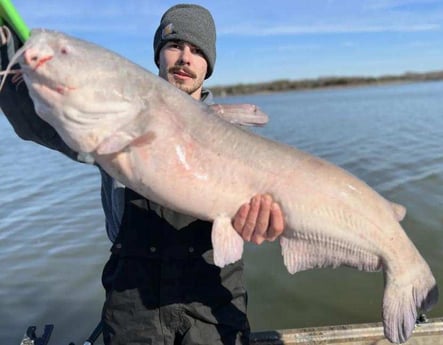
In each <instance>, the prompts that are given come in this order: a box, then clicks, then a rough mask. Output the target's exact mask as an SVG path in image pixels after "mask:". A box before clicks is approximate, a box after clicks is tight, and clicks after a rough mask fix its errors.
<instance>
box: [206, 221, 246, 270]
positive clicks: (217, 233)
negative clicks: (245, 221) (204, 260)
mask: <svg viewBox="0 0 443 345" xmlns="http://www.w3.org/2000/svg"><path fill="white" fill-rule="evenodd" d="M212 246H213V248H214V263H215V265H216V266H218V267H224V266H226V265H228V264H231V263H234V262H236V261H238V260H240V259H241V257H242V254H243V239H242V238H241V236H240V235H239V234H238V233H237V231H235V229H234V228H233V226H232V223H231V219H230V218H229V217H227V216H220V217H217V218H216V219H215V220H214V224H213V225H212Z"/></svg>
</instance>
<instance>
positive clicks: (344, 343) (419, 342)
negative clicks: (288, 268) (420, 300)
mask: <svg viewBox="0 0 443 345" xmlns="http://www.w3.org/2000/svg"><path fill="white" fill-rule="evenodd" d="M308 344H309V345H323V344H334V345H351V344H352V345H389V344H391V343H390V342H389V341H388V340H387V339H386V338H385V337H384V335H383V327H382V324H381V323H366V324H353V325H340V326H327V327H312V328H299V329H286V330H276V331H264V332H255V333H253V334H252V335H251V345H308ZM404 344H406V345H443V317H442V318H433V319H429V320H428V321H427V322H425V323H421V324H418V325H417V326H416V327H415V330H414V333H413V335H412V337H411V338H409V340H408V341H407V342H406V343H404Z"/></svg>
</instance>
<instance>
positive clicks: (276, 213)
mask: <svg viewBox="0 0 443 345" xmlns="http://www.w3.org/2000/svg"><path fill="white" fill-rule="evenodd" d="M284 229H285V220H284V217H283V211H282V210H281V208H280V205H279V204H277V203H276V202H273V203H272V205H271V216H270V225H269V229H268V232H267V238H266V239H267V240H268V241H275V240H276V239H277V237H278V236H280V235H281V234H282V233H283V230H284Z"/></svg>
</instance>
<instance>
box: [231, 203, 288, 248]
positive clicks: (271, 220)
mask: <svg viewBox="0 0 443 345" xmlns="http://www.w3.org/2000/svg"><path fill="white" fill-rule="evenodd" d="M232 224H233V226H234V228H235V230H236V231H237V232H238V233H239V234H240V235H241V236H242V238H243V240H245V241H248V242H249V241H252V242H253V243H255V244H261V243H263V241H265V240H267V241H274V240H275V239H276V238H277V237H278V236H280V235H281V233H282V232H283V230H284V218H283V212H282V210H281V208H280V206H279V205H278V204H277V203H275V202H273V200H272V197H271V196H270V195H256V196H254V197H253V198H252V199H251V201H250V202H249V203H248V204H244V205H242V206H241V207H240V209H239V210H238V211H237V213H236V215H235V217H234V219H233V222H232Z"/></svg>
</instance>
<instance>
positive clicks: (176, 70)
mask: <svg viewBox="0 0 443 345" xmlns="http://www.w3.org/2000/svg"><path fill="white" fill-rule="evenodd" d="M168 72H169V73H179V72H185V73H186V74H188V75H189V76H190V77H191V78H196V77H197V74H196V73H195V72H194V71H193V70H191V69H190V68H188V67H186V66H172V67H170V68H169V70H168Z"/></svg>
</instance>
